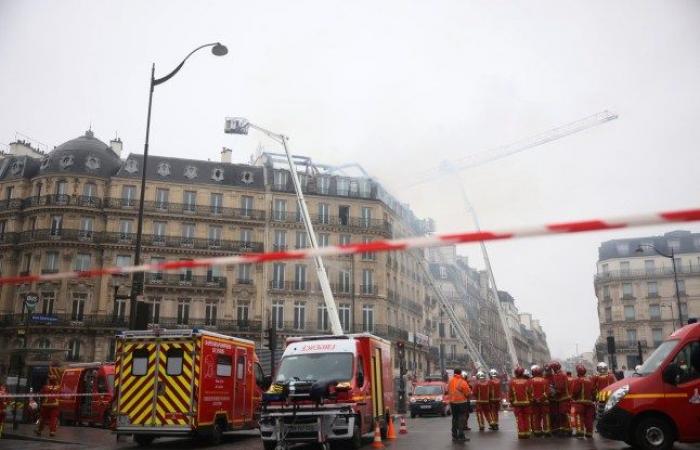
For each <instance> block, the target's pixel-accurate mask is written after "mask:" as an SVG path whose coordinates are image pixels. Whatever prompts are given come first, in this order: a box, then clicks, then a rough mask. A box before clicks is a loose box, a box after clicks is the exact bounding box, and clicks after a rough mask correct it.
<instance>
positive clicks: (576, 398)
mask: <svg viewBox="0 0 700 450" xmlns="http://www.w3.org/2000/svg"><path fill="white" fill-rule="evenodd" d="M595 396H596V390H595V383H594V381H593V380H592V379H591V378H589V377H587V376H586V368H585V367H584V366H583V364H578V365H576V378H574V379H573V380H572V382H571V398H572V402H573V405H574V426H575V428H576V437H579V438H583V437H584V436H585V437H587V438H592V437H593V416H594V415H595V406H594V402H595Z"/></svg>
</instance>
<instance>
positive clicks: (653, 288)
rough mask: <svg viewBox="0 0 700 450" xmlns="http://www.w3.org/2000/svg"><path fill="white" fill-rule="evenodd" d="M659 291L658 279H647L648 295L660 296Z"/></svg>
mask: <svg viewBox="0 0 700 450" xmlns="http://www.w3.org/2000/svg"><path fill="white" fill-rule="evenodd" d="M658 296H659V291H658V287H657V285H656V281H647V297H658Z"/></svg>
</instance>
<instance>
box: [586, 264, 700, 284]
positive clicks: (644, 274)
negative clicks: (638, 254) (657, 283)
mask: <svg viewBox="0 0 700 450" xmlns="http://www.w3.org/2000/svg"><path fill="white" fill-rule="evenodd" d="M676 273H678V274H700V266H690V265H683V266H676ZM672 276H673V268H671V267H663V268H654V269H641V270H611V271H608V272H602V273H598V274H596V275H594V282H595V283H596V284H598V283H605V282H608V281H622V280H645V279H650V278H659V277H672Z"/></svg>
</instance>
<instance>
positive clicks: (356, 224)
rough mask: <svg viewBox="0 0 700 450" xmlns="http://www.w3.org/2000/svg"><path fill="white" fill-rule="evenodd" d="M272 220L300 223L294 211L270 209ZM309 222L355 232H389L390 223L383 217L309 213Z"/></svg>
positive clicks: (299, 218)
mask: <svg viewBox="0 0 700 450" xmlns="http://www.w3.org/2000/svg"><path fill="white" fill-rule="evenodd" d="M270 220H271V221H272V222H281V223H299V224H301V223H302V220H301V217H300V216H299V215H298V213H296V212H291V211H278V210H272V213H271V215H270ZM311 222H312V223H313V224H314V225H317V226H320V227H323V226H324V225H327V226H335V227H340V228H345V229H352V230H355V231H356V232H361V231H362V230H365V231H376V232H381V233H391V223H389V221H387V220H383V219H370V218H364V217H331V216H321V215H318V214H311Z"/></svg>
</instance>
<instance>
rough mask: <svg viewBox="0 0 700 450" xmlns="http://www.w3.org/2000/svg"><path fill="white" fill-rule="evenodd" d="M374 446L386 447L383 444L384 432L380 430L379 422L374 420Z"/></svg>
mask: <svg viewBox="0 0 700 450" xmlns="http://www.w3.org/2000/svg"><path fill="white" fill-rule="evenodd" d="M372 448H384V444H382V432H381V431H380V430H379V422H374V441H373V442H372Z"/></svg>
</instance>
